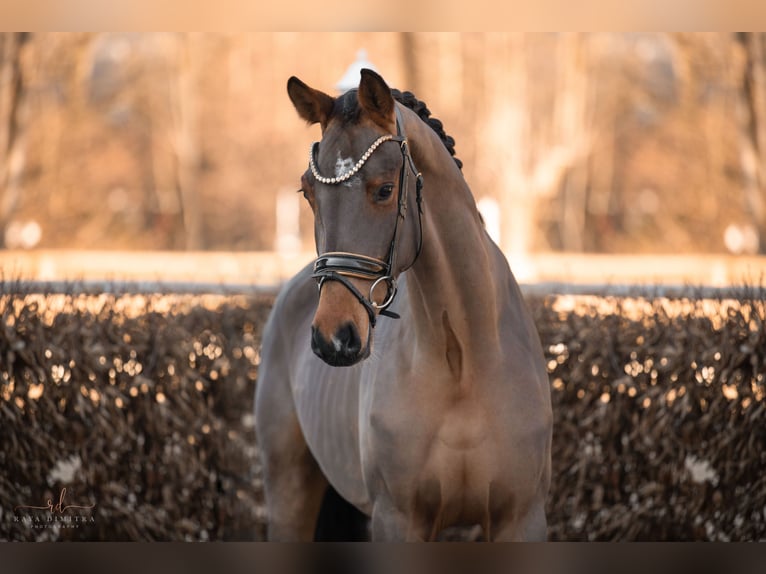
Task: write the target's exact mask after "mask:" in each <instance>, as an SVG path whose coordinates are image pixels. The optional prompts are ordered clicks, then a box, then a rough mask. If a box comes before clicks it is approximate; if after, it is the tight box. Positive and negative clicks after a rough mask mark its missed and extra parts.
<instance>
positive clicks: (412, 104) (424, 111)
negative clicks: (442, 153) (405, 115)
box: [332, 89, 463, 170]
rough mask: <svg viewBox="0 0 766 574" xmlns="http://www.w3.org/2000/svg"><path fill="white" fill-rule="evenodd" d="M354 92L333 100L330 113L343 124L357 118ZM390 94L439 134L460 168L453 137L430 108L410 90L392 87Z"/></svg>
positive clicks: (357, 107)
mask: <svg viewBox="0 0 766 574" xmlns="http://www.w3.org/2000/svg"><path fill="white" fill-rule="evenodd" d="M356 92H357V90H350V91H348V92H346V93H345V94H343V95H342V96H340V97H339V98H337V99H336V100H335V109H334V110H333V114H332V115H333V116H337V117H340V118H342V121H343V123H344V124H351V123H355V122H356V121H358V120H359V103H358V100H357V97H356ZM391 95H392V96H394V99H395V100H396V101H397V102H399V103H400V104H402V105H404V106H406V107H408V108H409V109H411V110H412V111H413V112H415V113H416V114H417V115H418V117H419V118H420V119H421V120H423V121H424V122H425V123H426V124H427V125H428V127H430V128H431V129H432V130H433V131H434V132H435V133H436V135H438V136H439V139H440V140H441V141H442V143H443V144H444V147H445V148H447V151H448V152H449V153H450V155H451V156H452V159H454V160H455V163H456V164H457V166H458V168H460V169H461V170H462V169H463V162H462V161H460V160H459V159H458V158H456V157H455V138H453V137H452V136H449V135H447V133H446V132H445V131H444V125H443V124H442V122H441V121H440V120H438V119H436V118H434V117H431V110H429V109H428V106H426V104H425V102H422V101H420V100H419V99H417V98H416V97H415V94H413V93H412V92H400V91H399V90H395V89H392V90H391Z"/></svg>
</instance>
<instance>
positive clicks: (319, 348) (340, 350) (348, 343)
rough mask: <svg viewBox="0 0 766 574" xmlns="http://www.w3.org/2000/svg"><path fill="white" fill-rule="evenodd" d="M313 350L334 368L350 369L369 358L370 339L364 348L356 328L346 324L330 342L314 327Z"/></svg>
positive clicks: (312, 334) (312, 332) (312, 331)
mask: <svg viewBox="0 0 766 574" xmlns="http://www.w3.org/2000/svg"><path fill="white" fill-rule="evenodd" d="M311 350H312V351H313V352H314V354H315V355H316V356H317V357H319V358H320V359H322V360H323V361H324V362H325V363H327V364H328V365H330V366H332V367H350V366H351V365H355V364H356V363H358V362H360V361H362V360H363V359H366V358H367V357H369V355H370V337H369V336H368V337H367V344H366V345H364V346H362V338H361V337H360V336H359V332H358V331H357V328H356V326H355V325H354V324H353V323H345V324H343V325H342V326H341V327H340V328H339V329H338V330H337V331H336V332H335V333H334V334H333V335H332V336H331V337H330V340H329V341H328V340H327V339H326V338H325V336H324V335H323V334H322V332H321V331H320V330H319V329H318V328H317V327H315V326H312V327H311Z"/></svg>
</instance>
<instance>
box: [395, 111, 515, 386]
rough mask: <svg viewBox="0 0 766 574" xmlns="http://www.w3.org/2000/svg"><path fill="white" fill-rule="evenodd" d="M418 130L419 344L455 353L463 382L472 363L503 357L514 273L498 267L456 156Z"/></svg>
mask: <svg viewBox="0 0 766 574" xmlns="http://www.w3.org/2000/svg"><path fill="white" fill-rule="evenodd" d="M418 124H419V125H413V126H408V130H410V131H409V132H408V133H409V134H410V139H411V142H412V150H413V159H414V161H415V162H416V164H417V166H418V168H419V169H420V170H421V172H422V173H423V177H424V181H425V186H424V190H423V194H424V202H425V203H424V214H423V250H422V253H421V255H420V258H419V259H418V260H417V262H416V263H415V265H414V266H413V267H412V269H411V271H410V272H408V289H409V290H410V297H411V301H412V303H413V304H412V309H413V314H414V316H415V329H416V330H417V331H419V341H423V342H427V343H425V344H426V345H430V346H431V347H432V348H430V349H428V352H432V353H433V352H435V353H437V354H439V353H441V352H442V351H443V350H444V349H447V354H448V359H450V352H451V353H452V359H450V361H449V362H450V368H451V369H452V370H453V374H455V375H456V376H458V375H460V376H459V377H458V378H464V377H463V375H465V370H466V369H471V362H475V363H477V364H478V365H481V364H482V362H484V363H485V362H486V361H487V360H488V359H489V358H490V357H497V356H498V351H499V348H500V341H499V337H500V334H499V329H498V317H499V312H500V311H501V309H500V306H501V305H502V304H503V299H504V298H507V297H509V295H508V293H510V290H509V289H508V281H509V275H510V271H509V269H508V267H507V264H506V263H505V262H504V261H501V264H500V265H499V264H498V261H499V259H502V256H501V255H500V253H499V251H498V250H497V248H496V247H495V246H494V244H492V243H491V241H490V240H489V238H488V236H487V234H486V232H485V230H484V226H483V224H482V222H481V219H480V217H479V213H478V210H477V208H476V203H475V201H474V199H473V196H472V195H471V191H470V189H469V188H468V185H467V184H466V182H465V180H464V179H463V176H462V174H461V173H460V170H459V169H458V167H457V166H456V165H455V163H454V160H453V159H452V157H451V156H450V154H449V152H447V150H446V149H445V148H444V145H443V144H442V142H441V141H440V140H439V138H438V136H437V135H436V134H435V133H434V132H433V131H432V130H431V129H430V128H429V127H428V126H426V125H425V124H423V123H422V122H419V121H418ZM419 346H420V343H419ZM450 349H451V350H450ZM455 357H457V358H458V359H459V360H458V366H457V368H456V367H455V365H454V364H453V361H454V360H455ZM456 371H457V372H456Z"/></svg>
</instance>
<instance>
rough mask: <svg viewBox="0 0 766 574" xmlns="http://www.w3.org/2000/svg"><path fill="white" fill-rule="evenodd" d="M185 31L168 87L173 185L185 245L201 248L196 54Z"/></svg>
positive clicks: (194, 39) (193, 248) (179, 42)
mask: <svg viewBox="0 0 766 574" xmlns="http://www.w3.org/2000/svg"><path fill="white" fill-rule="evenodd" d="M200 41H202V40H201V39H199V38H190V37H189V35H188V34H184V35H183V36H182V37H181V38H180V39H179V40H178V45H177V61H176V65H177V68H176V77H175V82H174V84H173V85H172V86H171V90H170V109H171V115H172V128H171V130H172V137H171V141H172V143H173V149H174V151H175V160H176V161H175V163H176V187H177V189H178V198H179V203H180V207H181V216H182V219H183V226H184V246H185V248H186V249H188V250H195V249H202V248H203V247H204V241H203V237H202V213H201V210H200V197H199V192H198V184H197V177H198V175H199V164H200V150H199V121H198V119H199V118H198V109H197V100H196V92H197V87H198V79H199V77H198V70H197V67H198V62H197V60H198V58H197V54H196V46H195V45H194V44H195V42H200Z"/></svg>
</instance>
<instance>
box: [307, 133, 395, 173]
mask: <svg viewBox="0 0 766 574" xmlns="http://www.w3.org/2000/svg"><path fill="white" fill-rule="evenodd" d="M392 139H396V138H395V137H394V136H393V135H391V134H386V135H384V136H380V137H379V138H378V139H376V140H375V141H374V142H372V145H371V146H370V147H369V148H367V151H366V152H364V154H362V157H361V158H360V159H359V161H358V162H356V165H354V167H352V168H351V169H350V170H348V171H347V172H346V173H344V174H343V175H341V176H337V177H324V176H322V175H321V174H320V173H319V170H318V169H317V166H316V163H314V156H315V155H316V152H317V148H318V147H319V142H314V143H313V144H312V146H311V150H310V151H309V166H310V167H311V173H312V174H314V177H315V178H316V179H317V181H318V182H320V183H324V184H327V185H337V184H339V183H343V182H344V181H347V180H349V179H351V178H352V177H354V175H356V172H358V171H359V170H360V169H362V166H363V165H364V164H365V163H366V162H367V160H368V159H370V156H371V155H372V152H374V151H375V150H376V149H378V146H379V145H380V144H382V143H383V142H386V141H388V140H392Z"/></svg>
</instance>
